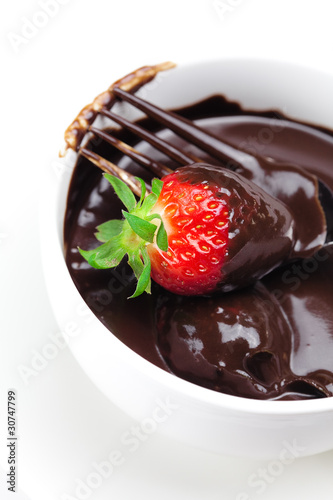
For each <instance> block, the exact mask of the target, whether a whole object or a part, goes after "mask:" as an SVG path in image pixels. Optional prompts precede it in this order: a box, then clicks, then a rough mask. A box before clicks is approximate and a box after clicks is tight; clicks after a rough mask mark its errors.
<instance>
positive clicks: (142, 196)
mask: <svg viewBox="0 0 333 500" xmlns="http://www.w3.org/2000/svg"><path fill="white" fill-rule="evenodd" d="M136 180H137V181H139V182H140V184H141V196H140V200H139V203H138V204H137V206H138V207H141V204H142V202H143V200H144V199H145V196H146V184H145V183H144V181H143V180H142V179H140V177H136Z"/></svg>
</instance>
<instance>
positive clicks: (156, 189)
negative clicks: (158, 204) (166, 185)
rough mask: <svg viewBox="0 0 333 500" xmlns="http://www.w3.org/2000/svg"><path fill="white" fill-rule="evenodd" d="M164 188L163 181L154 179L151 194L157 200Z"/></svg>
mask: <svg viewBox="0 0 333 500" xmlns="http://www.w3.org/2000/svg"><path fill="white" fill-rule="evenodd" d="M162 188H163V181H161V179H153V182H152V183H151V192H152V193H154V194H155V195H156V196H157V198H158V197H159V195H160V194H161V191H162Z"/></svg>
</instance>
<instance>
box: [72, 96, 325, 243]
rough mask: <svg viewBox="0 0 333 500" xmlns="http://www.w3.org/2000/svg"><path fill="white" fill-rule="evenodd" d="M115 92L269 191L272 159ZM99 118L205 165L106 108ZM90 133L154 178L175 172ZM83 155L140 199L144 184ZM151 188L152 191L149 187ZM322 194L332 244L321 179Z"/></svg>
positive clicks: (172, 153)
mask: <svg viewBox="0 0 333 500" xmlns="http://www.w3.org/2000/svg"><path fill="white" fill-rule="evenodd" d="M112 92H113V94H114V96H115V97H116V98H118V99H119V100H121V101H125V102H127V103H129V104H131V105H133V106H134V107H135V108H137V109H139V110H141V111H143V112H144V113H145V114H146V115H147V116H149V117H150V118H152V119H154V120H155V121H157V122H158V123H160V124H162V125H164V126H165V127H167V128H169V129H170V130H172V131H173V132H174V133H175V134H177V135H178V136H180V137H182V138H183V139H185V140H186V141H188V142H189V143H190V144H194V145H195V146H197V147H198V148H199V149H201V150H202V151H205V152H206V153H208V154H209V155H210V156H211V157H213V158H215V159H216V160H217V162H218V164H219V165H220V166H223V167H226V168H231V169H232V170H237V171H238V172H239V173H243V172H245V171H250V172H251V175H252V176H253V180H254V181H255V180H256V178H257V179H258V180H259V181H260V182H259V185H260V183H261V184H262V185H261V187H263V188H265V185H264V184H265V179H263V178H262V175H261V172H262V171H263V170H265V169H266V170H267V166H268V168H274V161H273V160H272V159H271V158H269V159H268V158H266V157H263V156H256V155H253V154H251V155H250V154H249V153H246V152H244V151H242V150H239V149H237V148H235V147H234V146H232V145H231V144H228V143H226V142H225V141H222V140H221V139H220V138H218V137H216V136H214V135H213V134H210V133H209V132H207V131H205V130H203V129H201V128H200V127H198V126H197V125H195V124H194V123H193V122H191V121H190V120H188V119H186V118H184V117H182V116H180V115H178V114H176V113H174V112H171V111H164V110H163V109H161V108H159V107H158V106H156V105H154V104H151V103H149V102H147V101H145V100H143V99H141V98H139V97H138V96H136V95H133V94H132V93H129V92H126V91H124V90H123V89H121V88H118V87H116V88H114V89H113V91H112ZM99 114H101V115H103V116H105V117H107V118H110V119H111V120H113V121H114V122H115V123H117V124H119V125H121V126H122V127H123V128H124V129H126V130H129V131H130V132H132V133H134V134H135V135H136V136H138V137H140V138H141V139H143V140H145V141H146V142H147V143H149V144H150V145H152V146H153V147H154V148H156V149H157V150H159V151H161V152H162V153H164V154H165V155H166V156H168V157H169V158H171V159H173V160H174V161H176V162H177V163H178V164H179V165H188V164H192V163H200V162H202V161H203V160H202V159H200V158H199V157H197V156H195V155H193V154H190V153H186V152H184V151H183V150H180V149H178V148H176V147H175V146H174V145H172V144H170V143H169V142H167V141H165V140H163V139H161V138H160V137H158V136H157V135H155V134H153V133H151V132H149V131H147V130H146V129H144V128H143V127H141V126H140V125H138V124H137V123H132V122H130V121H128V120H127V119H125V118H124V117H121V116H119V115H117V114H115V113H114V112H112V111H110V110H108V109H104V108H102V109H101V110H100V111H99ZM89 130H90V132H92V133H93V134H94V135H95V136H96V137H99V138H101V139H102V140H104V141H106V142H108V143H109V144H111V145H112V146H114V147H115V148H116V149H118V150H119V151H121V152H122V153H123V154H125V155H126V156H128V157H129V158H131V159H132V160H134V161H136V162H137V163H139V164H140V165H141V166H143V167H144V168H145V169H147V170H149V171H150V172H151V173H152V174H153V175H154V176H157V177H162V176H164V175H167V174H168V173H170V172H171V170H170V169H169V168H168V167H167V166H166V165H164V164H163V163H161V162H157V161H155V160H153V159H152V158H149V157H148V156H146V155H144V154H143V153H141V152H139V151H137V150H136V149H134V148H133V147H131V146H129V145H128V144H125V143H124V142H122V141H121V140H119V139H118V138H116V137H114V136H113V135H112V134H110V133H109V132H105V131H103V130H100V129H97V128H96V127H94V126H90V127H89ZM80 152H81V154H82V155H83V156H85V157H86V158H88V159H89V160H90V161H92V162H93V163H94V164H95V165H96V166H98V167H99V168H101V169H102V170H104V171H106V172H110V173H112V174H113V175H116V176H117V177H119V178H120V179H122V180H123V181H124V182H125V183H127V184H128V185H129V186H130V188H131V189H132V191H133V192H134V193H135V194H137V195H138V196H139V195H140V192H141V184H140V182H139V181H138V180H137V179H136V178H135V177H134V176H133V175H132V174H130V173H129V172H127V171H124V170H123V169H121V168H119V167H118V166H117V165H115V164H113V163H111V162H110V161H108V160H107V159H105V158H102V157H101V156H99V155H98V154H97V153H94V152H92V151H90V150H89V149H87V148H85V147H81V148H80ZM276 166H278V163H276ZM147 187H148V191H149V185H148V186H147ZM270 187H271V186H270ZM273 190H274V188H273ZM318 191H319V199H320V202H321V204H322V207H323V209H324V212H325V215H326V222H327V239H326V241H327V242H330V241H332V239H333V194H332V192H331V190H330V189H328V188H327V186H326V185H325V184H324V183H323V182H321V181H320V179H318ZM270 194H272V195H273V196H275V193H274V192H271V193H270Z"/></svg>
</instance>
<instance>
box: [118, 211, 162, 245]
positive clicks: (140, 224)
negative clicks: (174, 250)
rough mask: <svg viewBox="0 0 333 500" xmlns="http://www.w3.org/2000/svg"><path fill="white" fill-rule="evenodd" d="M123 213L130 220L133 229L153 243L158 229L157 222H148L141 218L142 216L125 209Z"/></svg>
mask: <svg viewBox="0 0 333 500" xmlns="http://www.w3.org/2000/svg"><path fill="white" fill-rule="evenodd" d="M123 215H124V217H125V218H126V220H127V221H128V223H129V225H130V226H131V228H132V229H133V231H134V232H135V233H136V234H137V235H138V236H140V238H142V239H143V240H145V241H148V242H149V243H153V241H154V234H155V231H156V229H157V226H155V224H152V223H151V222H148V221H147V220H144V219H141V217H137V216H136V215H133V214H129V213H128V212H125V211H124V210H123Z"/></svg>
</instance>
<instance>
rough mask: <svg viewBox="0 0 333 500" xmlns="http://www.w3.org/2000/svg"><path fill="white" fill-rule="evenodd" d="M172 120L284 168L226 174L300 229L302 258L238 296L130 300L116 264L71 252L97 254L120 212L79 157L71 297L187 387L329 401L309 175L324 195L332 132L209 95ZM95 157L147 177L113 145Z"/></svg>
mask: <svg viewBox="0 0 333 500" xmlns="http://www.w3.org/2000/svg"><path fill="white" fill-rule="evenodd" d="M180 112H181V114H183V115H184V116H187V117H188V118H190V119H192V120H195V121H196V123H197V124H198V125H199V126H200V127H202V128H204V129H205V130H208V131H210V132H211V133H212V134H214V135H215V136H218V137H221V138H223V140H226V141H228V143H230V144H231V145H233V146H235V147H237V148H239V149H240V150H241V151H242V153H243V154H244V152H245V153H248V156H249V158H253V157H254V158H255V159H256V158H257V157H261V156H265V157H271V158H274V159H275V161H276V162H285V163H287V164H288V168H285V169H283V168H276V169H273V170H274V171H273V170H272V172H271V173H269V174H268V173H267V168H266V167H267V165H266V166H263V165H261V166H260V165H259V163H257V164H256V168H255V169H254V168H253V166H252V167H251V168H249V169H248V170H247V169H246V168H245V169H244V162H243V166H242V167H241V166H239V165H238V166H237V164H236V163H237V162H235V164H234V167H235V169H236V170H238V171H239V172H240V173H242V175H244V177H246V178H248V179H251V180H253V181H255V182H257V183H258V185H259V186H261V187H262V188H263V189H265V190H266V191H267V192H270V193H271V194H273V195H274V196H276V197H278V198H280V199H281V200H283V201H284V202H285V203H286V205H288V206H289V208H290V209H291V210H293V213H294V214H296V216H297V217H298V220H299V221H300V225H298V227H301V228H302V231H303V233H302V235H301V236H300V238H299V240H300V241H301V243H300V245H299V248H297V249H296V251H297V252H299V253H298V255H296V254H295V257H296V256H298V257H299V256H300V255H303V257H305V258H303V259H302V260H301V259H298V260H295V261H293V262H290V263H289V264H288V265H284V266H283V267H280V268H278V269H277V270H275V271H273V272H272V273H270V274H269V275H268V276H266V277H265V278H263V279H261V280H260V281H258V282H257V283H256V284H254V285H253V286H251V287H248V288H246V289H244V290H240V291H235V292H228V293H226V294H220V295H217V296H214V297H210V298H207V297H198V298H190V297H178V296H175V295H172V294H170V293H168V292H165V291H164V290H162V289H161V288H160V287H158V286H157V285H156V286H154V287H153V294H152V296H147V295H146V296H141V297H139V298H137V299H133V300H128V299H127V297H128V296H129V295H130V294H131V293H132V292H133V290H134V283H133V277H132V274H131V271H130V269H129V267H128V266H127V264H126V263H125V262H123V263H122V264H121V265H120V266H119V267H118V268H117V269H115V270H96V269H93V268H91V267H90V266H89V265H88V264H87V263H86V262H85V261H83V259H82V258H81V256H80V255H79V253H78V250H77V247H78V246H80V247H82V248H86V249H88V248H93V247H94V246H97V244H98V242H96V240H95V238H94V232H95V228H96V226H97V225H99V224H100V223H102V222H105V221H106V220H109V219H111V218H120V217H121V208H122V207H121V204H120V202H119V201H117V199H116V196H115V195H114V193H113V191H112V188H111V187H110V185H109V183H108V182H107V181H106V180H105V179H103V178H102V175H101V172H100V171H99V170H98V169H96V167H93V166H92V165H90V163H89V162H88V161H87V160H85V159H83V158H80V160H79V161H78V164H77V166H76V168H75V172H74V175H73V179H72V183H71V187H70V191H69V197H68V207H67V213H66V220H65V242H66V261H67V265H68V268H69V271H70V273H71V275H72V278H73V280H74V282H75V284H76V286H77V288H78V290H79V291H80V293H81V295H82V296H83V298H84V300H85V301H86V302H87V304H88V305H89V307H90V308H91V309H92V311H93V312H94V313H95V314H96V315H97V317H98V318H99V319H100V320H101V321H102V322H103V323H104V324H105V325H106V326H107V328H109V329H110V330H111V331H112V332H113V333H114V334H115V335H116V336H117V337H118V338H119V339H121V340H122V341H123V342H124V343H125V344H127V345H128V346H129V347H130V348H132V349H133V350H134V351H136V352H137V353H139V354H140V355H142V356H143V357H144V358H146V359H148V360H149V361H151V362H152V363H154V364H156V365H157V366H159V367H161V368H163V369H165V370H168V371H170V372H172V373H174V374H176V375H178V376H180V377H182V378H185V379H187V380H189V381H191V382H194V383H196V384H199V385H203V386H204V387H208V388H210V389H213V390H217V391H221V392H225V393H228V394H233V395H236V396H242V397H250V398H258V399H306V398H316V397H327V396H332V395H333V308H332V304H333V249H332V247H331V246H330V245H326V246H324V247H323V248H320V246H321V243H322V241H323V235H324V232H325V231H324V228H323V218H322V214H320V210H318V204H317V207H315V204H316V203H317V198H316V197H315V194H316V189H317V183H316V178H314V177H313V176H318V178H319V179H320V180H321V181H323V182H325V183H326V184H327V186H328V187H330V188H331V189H333V170H332V168H333V165H332V164H333V161H332V160H333V137H332V134H331V133H330V132H329V131H325V130H319V129H316V128H314V127H310V126H307V125H306V124H301V123H297V122H294V121H291V120H288V119H287V118H285V117H283V116H282V115H280V114H278V113H276V112H275V111H267V112H266V113H256V112H255V111H243V110H242V109H241V108H240V107H239V106H238V104H237V103H232V102H229V101H227V100H225V99H224V98H222V97H219V96H217V97H213V98H210V99H207V100H205V101H203V102H201V103H199V104H197V105H194V106H191V107H189V108H186V109H184V110H180ZM144 124H145V126H146V127H148V128H149V129H152V130H159V132H158V133H159V135H161V136H162V137H164V138H166V139H168V140H170V141H172V142H173V143H174V144H176V145H178V147H180V148H183V149H184V150H185V151H186V152H191V153H193V154H195V155H197V156H199V157H200V158H201V159H202V161H204V162H208V163H212V164H214V165H216V164H217V161H216V158H214V157H213V156H209V155H208V154H206V153H202V151H200V150H199V149H198V148H196V147H195V146H193V145H189V144H188V143H186V141H184V140H182V139H179V138H178V137H176V136H175V135H174V134H173V133H172V132H170V131H168V130H163V129H158V128H157V127H156V125H154V123H153V122H152V121H151V120H144ZM119 135H120V136H121V138H122V139H123V140H125V141H126V142H128V143H131V144H136V148H137V149H139V150H141V151H143V152H145V153H146V154H148V155H150V156H153V157H154V159H156V160H160V161H162V162H163V163H165V164H167V165H168V166H169V167H172V168H175V167H176V165H175V164H174V162H172V161H171V160H167V159H166V158H165V156H164V155H163V154H162V153H158V152H156V151H155V150H154V149H153V148H152V147H150V146H149V145H147V144H146V143H144V142H142V141H139V142H138V141H137V140H136V139H135V138H134V137H133V136H132V135H131V134H130V133H124V132H123V131H121V132H120V133H119ZM93 149H94V150H95V151H97V152H98V153H99V154H101V156H103V157H105V158H108V159H110V160H112V161H113V162H115V163H117V164H118V165H120V166H121V167H123V168H128V169H130V170H131V171H132V172H133V173H135V175H140V176H141V177H144V178H146V179H147V178H148V179H149V175H148V174H147V173H146V172H144V171H143V169H141V168H140V167H139V166H137V165H136V164H134V163H133V162H132V161H131V160H129V159H127V158H125V157H123V156H122V155H121V154H120V153H117V152H115V150H114V149H113V148H112V147H111V146H109V145H106V144H104V143H102V142H100V141H96V140H95V144H94V145H93ZM243 158H244V157H243ZM250 161H251V162H253V160H249V162H250ZM258 165H259V168H257V167H258ZM274 165H277V163H275V164H274ZM304 174H305V175H304ZM290 193H293V195H292V196H291V195H290ZM306 197H308V199H309V200H310V201H311V200H312V201H313V203H314V204H313V205H312V208H309V209H306V207H305V206H304V199H305V198H306ZM309 206H310V205H307V207H309ZM313 207H314V209H313ZM316 235H317V236H318V240H317V241H316ZM309 242H310V243H309ZM311 242H312V243H311ZM318 242H319V244H318ZM315 250H317V252H316V253H315V254H314V255H313V252H314V251H315ZM302 252H303V253H302Z"/></svg>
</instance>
